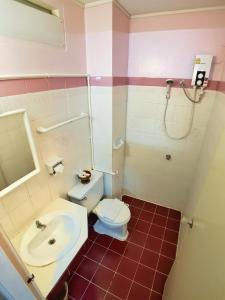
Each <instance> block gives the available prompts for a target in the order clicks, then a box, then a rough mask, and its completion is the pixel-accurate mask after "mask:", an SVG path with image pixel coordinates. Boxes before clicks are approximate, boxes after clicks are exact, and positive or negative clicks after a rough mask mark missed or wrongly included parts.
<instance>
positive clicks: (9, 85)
mask: <svg viewBox="0 0 225 300" xmlns="http://www.w3.org/2000/svg"><path fill="white" fill-rule="evenodd" d="M166 79H167V78H150V77H117V76H115V77H110V76H95V77H91V85H92V86H102V87H113V86H123V85H139V86H161V87H164V86H165V85H166ZM181 80H182V79H179V78H175V79H174V87H179V82H180V81H181ZM185 83H186V86H187V87H190V86H191V80H190V79H185ZM82 86H87V79H86V77H59V78H54V77H51V78H34V79H12V80H0V97H3V96H12V95H20V94H27V93H35V92H41V91H48V90H57V89H66V88H74V87H82ZM207 89H208V90H218V91H221V92H225V82H224V81H215V80H211V81H209V85H208V87H207Z"/></svg>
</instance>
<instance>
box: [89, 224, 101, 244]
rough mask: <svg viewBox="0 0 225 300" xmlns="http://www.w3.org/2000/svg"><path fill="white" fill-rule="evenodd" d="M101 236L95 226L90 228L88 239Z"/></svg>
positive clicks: (93, 239)
mask: <svg viewBox="0 0 225 300" xmlns="http://www.w3.org/2000/svg"><path fill="white" fill-rule="evenodd" d="M97 236H99V234H98V233H97V232H95V231H94V229H93V227H89V228H88V239H89V240H92V241H95V239H96V238H97Z"/></svg>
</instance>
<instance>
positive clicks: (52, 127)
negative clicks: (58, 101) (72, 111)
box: [37, 112, 88, 133]
mask: <svg viewBox="0 0 225 300" xmlns="http://www.w3.org/2000/svg"><path fill="white" fill-rule="evenodd" d="M87 117H88V114H87V113H83V112H82V113H81V114H80V116H78V117H75V118H72V119H69V120H67V121H64V122H61V123H58V124H55V125H53V126H50V127H47V128H45V127H38V128H37V132H38V133H46V132H48V131H51V130H53V129H56V128H58V127H61V126H64V125H66V124H69V123H72V122H75V121H78V120H80V119H83V118H87Z"/></svg>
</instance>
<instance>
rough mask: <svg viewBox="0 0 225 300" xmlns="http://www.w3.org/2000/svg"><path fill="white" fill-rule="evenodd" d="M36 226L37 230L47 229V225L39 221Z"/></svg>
mask: <svg viewBox="0 0 225 300" xmlns="http://www.w3.org/2000/svg"><path fill="white" fill-rule="evenodd" d="M35 224H36V226H37V228H40V229H41V230H44V229H45V228H46V227H47V225H45V224H43V223H41V222H40V221H39V220H36V221H35Z"/></svg>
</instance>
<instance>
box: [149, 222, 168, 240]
mask: <svg viewBox="0 0 225 300" xmlns="http://www.w3.org/2000/svg"><path fill="white" fill-rule="evenodd" d="M164 232H165V228H164V227H161V226H158V225H155V224H152V225H151V228H150V230H149V235H152V236H154V237H157V238H160V239H163V237H164Z"/></svg>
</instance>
